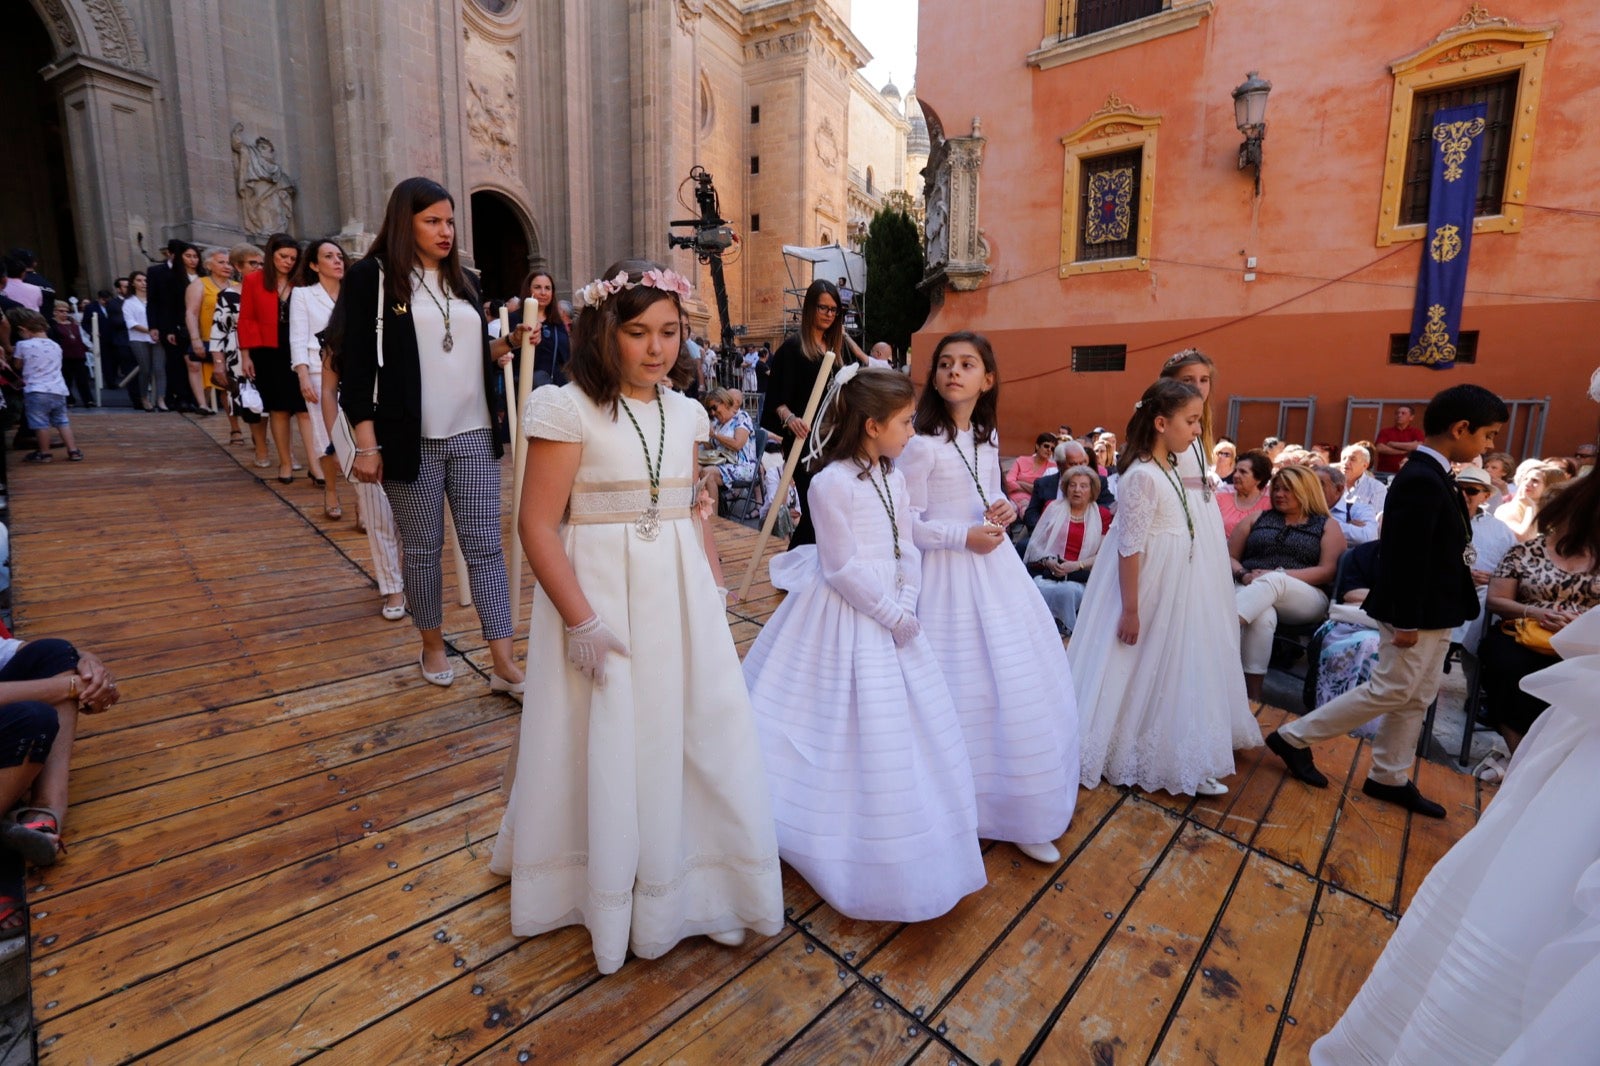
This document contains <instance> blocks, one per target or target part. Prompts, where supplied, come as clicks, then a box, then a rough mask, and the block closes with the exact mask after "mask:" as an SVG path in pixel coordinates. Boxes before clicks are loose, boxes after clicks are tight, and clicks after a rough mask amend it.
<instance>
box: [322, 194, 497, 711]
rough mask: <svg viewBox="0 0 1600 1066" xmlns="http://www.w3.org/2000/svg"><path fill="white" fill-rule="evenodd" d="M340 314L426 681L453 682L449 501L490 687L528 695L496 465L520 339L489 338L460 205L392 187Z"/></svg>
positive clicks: (344, 393) (346, 372) (366, 470)
mask: <svg viewBox="0 0 1600 1066" xmlns="http://www.w3.org/2000/svg"><path fill="white" fill-rule="evenodd" d="M380 278H381V279H382V291H381V292H380V289H379V279H380ZM339 304H340V306H339V307H338V308H337V309H336V313H335V316H334V317H335V318H336V319H337V320H338V321H339V322H340V327H339V330H338V332H339V336H338V337H337V338H336V340H337V349H338V353H339V373H340V379H339V406H340V407H341V408H342V409H343V410H344V413H345V416H346V417H347V418H348V419H349V420H350V428H351V432H352V435H353V436H354V437H355V440H356V461H355V466H354V468H353V469H352V471H351V475H352V476H353V477H354V478H355V479H356V480H358V481H366V482H378V481H381V482H382V483H383V488H384V492H385V494H386V495H387V496H388V497H389V504H390V507H391V508H392V509H393V511H394V518H395V526H396V528H397V529H398V530H399V532H400V541H401V543H402V544H403V545H404V547H405V563H404V570H405V580H406V601H407V603H408V605H409V606H410V609H411V616H412V620H413V622H414V623H415V624H416V627H417V629H418V631H419V632H420V634H421V637H422V652H421V654H420V656H419V657H418V665H419V667H420V668H421V671H422V676H423V677H424V678H425V679H427V680H428V681H430V682H432V683H433V684H435V685H448V684H450V683H451V682H452V681H453V680H454V679H455V672H454V670H453V669H452V668H451V667H450V665H449V662H448V660H447V657H446V650H445V645H444V634H443V625H444V602H443V600H444V597H443V592H442V586H443V577H442V574H441V571H440V565H439V557H440V554H441V552H442V550H443V548H444V500H445V497H446V496H447V495H448V496H449V498H450V510H451V513H452V515H453V516H454V518H455V528H456V541H457V543H459V544H460V545H461V553H462V555H463V556H465V558H466V561H467V572H468V575H469V577H470V581H471V586H472V601H473V603H474V604H475V605H476V607H477V609H478V619H479V621H480V622H481V623H482V625H483V635H484V638H485V639H486V640H487V641H488V642H489V652H490V654H491V655H492V656H493V658H494V677H493V678H491V679H490V683H489V687H490V688H491V689H492V690H494V691H496V692H506V693H508V694H512V695H517V696H520V695H521V693H522V671H521V669H519V668H518V667H517V665H516V663H515V661H514V660H513V659H512V654H511V638H512V633H513V629H514V624H513V619H512V617H511V604H510V591H509V586H508V584H507V579H506V567H505V556H504V554H503V552H502V550H501V543H500V462H499V460H500V457H501V455H502V454H503V451H502V447H501V445H502V443H503V442H505V441H506V440H509V436H508V432H509V430H510V428H511V427H509V426H507V424H506V419H505V409H504V399H503V397H501V396H500V394H499V389H498V388H497V387H496V386H497V384H498V382H499V381H500V379H501V372H500V370H499V366H501V365H503V364H505V363H508V362H510V360H511V353H512V350H513V347H514V346H515V345H517V344H519V343H520V342H521V339H522V338H521V335H520V334H521V331H520V330H518V331H517V332H515V333H513V334H512V336H511V337H509V338H500V339H497V340H494V341H491V340H490V339H489V334H488V327H487V323H486V322H485V321H484V318H483V314H482V311H481V310H480V308H481V306H482V301H481V300H480V298H479V296H478V291H477V286H476V285H474V284H473V282H472V281H471V280H470V279H469V277H468V276H467V274H466V272H465V271H464V270H463V269H462V267H461V260H460V256H459V253H458V250H457V247H456V242H455V200H454V199H453V198H452V197H451V195H450V193H449V191H448V190H446V189H445V188H444V186H442V185H440V184H438V183H437V182H434V181H431V180H429V179H427V178H407V179H406V180H405V181H402V182H401V183H400V184H398V185H396V186H395V187H394V191H393V192H391V193H390V194H389V205H388V208H387V209H386V210H385V212H384V219H383V227H382V229H381V231H380V232H379V234H378V238H377V240H376V241H374V242H373V244H372V247H371V248H370V249H369V250H368V252H367V254H366V256H365V257H364V258H363V259H362V260H361V261H360V262H359V263H357V264H356V265H355V266H353V267H352V268H351V269H350V272H349V274H348V275H347V276H346V277H345V281H344V286H343V287H342V288H341V290H340V292H339ZM380 330H381V334H380ZM374 384H376V388H374ZM497 400H498V403H497V402H496V401H497Z"/></svg>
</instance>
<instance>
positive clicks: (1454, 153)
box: [1433, 118, 1485, 181]
mask: <svg viewBox="0 0 1600 1066" xmlns="http://www.w3.org/2000/svg"><path fill="white" fill-rule="evenodd" d="M1484 125H1485V123H1484V121H1483V119H1481V118H1475V119H1473V120H1472V121H1471V122H1441V123H1439V124H1438V125H1437V126H1435V127H1433V139H1434V140H1436V141H1438V142H1439V144H1440V145H1441V146H1442V147H1443V150H1444V180H1445V181H1457V180H1459V179H1460V177H1461V164H1462V163H1465V162H1466V161H1467V153H1468V152H1469V151H1471V150H1472V139H1473V138H1474V137H1477V136H1478V135H1480V134H1481V133H1483V130H1484Z"/></svg>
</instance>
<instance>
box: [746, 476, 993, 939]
mask: <svg viewBox="0 0 1600 1066" xmlns="http://www.w3.org/2000/svg"><path fill="white" fill-rule="evenodd" d="M860 472H861V469H860V467H858V466H856V465H855V464H854V463H849V462H840V463H833V464H831V465H829V466H827V467H825V468H823V469H822V470H821V471H819V472H818V473H817V476H816V477H815V478H814V479H813V480H812V482H811V492H810V495H809V497H808V498H809V500H810V507H811V513H812V518H813V520H814V522H815V523H816V529H817V543H816V544H815V545H814V546H812V545H808V546H806V547H803V548H797V549H795V550H793V551H789V552H785V553H784V554H783V555H780V556H778V557H777V558H776V559H774V560H773V562H772V581H773V584H774V585H776V586H778V587H779V588H782V589H786V590H788V593H789V595H788V597H787V598H786V599H785V600H784V601H783V603H782V604H781V605H779V607H778V610H777V611H776V612H775V613H774V614H773V616H772V618H771V619H770V620H769V621H768V622H767V624H766V626H765V627H763V628H762V630H761V634H760V636H758V637H757V638H756V642H755V644H754V645H753V646H752V647H751V648H750V651H749V652H748V653H747V654H746V655H745V660H744V674H745V681H746V682H747V683H748V684H749V686H750V702H751V704H752V705H753V706H754V708H755V714H756V730H757V732H758V734H759V735H760V738H761V751H762V756H763V758H764V759H765V761H766V766H767V774H768V777H769V780H770V782H771V787H772V808H773V815H774V817H775V818H776V820H777V823H778V849H779V852H780V853H781V854H782V856H783V859H784V861H785V862H787V863H789V865H791V866H793V867H794V868H795V870H796V871H798V872H799V873H800V875H801V876H802V877H804V878H805V879H806V880H807V881H808V882H810V884H811V887H812V888H814V889H816V890H817V893H818V894H819V895H820V896H822V898H823V899H825V900H826V901H827V902H828V904H829V905H830V906H832V907H833V908H834V909H835V910H837V911H839V912H840V913H841V914H845V915H848V916H849V917H851V918H861V919H870V920H881V921H900V922H916V921H922V920H924V919H927V918H934V917H937V916H938V915H941V914H943V913H945V912H946V911H948V910H949V909H950V908H951V907H953V906H955V905H956V903H957V901H959V900H960V899H961V897H962V896H965V895H967V894H968V893H969V892H974V891H976V890H978V889H979V888H982V887H983V885H984V884H985V883H986V881H987V877H986V875H985V873H984V868H983V856H982V854H981V853H980V852H979V849H978V820H977V811H976V804H975V802H974V798H973V790H972V766H971V764H970V763H969V762H968V760H967V751H966V745H965V742H964V740H963V739H962V735H961V723H960V721H959V720H958V719H957V717H956V711H955V707H954V705H953V704H952V703H951V701H950V690H949V689H948V688H946V687H945V681H944V675H943V674H942V673H941V672H940V670H939V664H938V661H937V660H936V659H935V658H934V653H933V648H932V646H931V645H930V644H929V643H928V640H927V637H926V636H923V635H918V636H917V637H916V638H914V639H913V640H911V641H909V642H908V643H907V644H906V646H905V647H903V648H896V647H895V646H894V638H893V636H892V635H891V633H890V627H891V626H892V625H894V623H895V622H896V621H897V620H898V619H899V618H900V616H901V613H902V611H907V610H909V611H914V610H915V609H916V602H917V582H918V573H919V571H918V553H917V549H916V546H915V545H914V544H913V543H912V536H911V517H910V510H909V508H908V506H907V498H906V483H905V478H904V477H903V476H902V475H901V474H900V472H899V471H895V472H893V473H891V474H890V475H889V476H888V479H887V488H888V492H889V494H890V495H891V496H892V498H893V501H894V510H895V515H896V521H897V524H898V527H899V531H900V549H901V559H900V562H899V564H898V568H899V571H900V573H901V575H902V577H903V579H904V583H903V587H901V588H899V589H897V588H896V580H895V572H896V568H897V564H896V562H895V558H894V539H893V536H892V535H891V532H890V526H889V518H888V514H887V512H886V511H885V510H884V504H883V501H882V499H881V498H880V496H879V491H881V489H882V486H883V485H884V482H883V481H879V490H875V489H874V488H873V485H872V484H871V483H869V482H868V481H867V480H866V479H865V478H861V477H858V476H857V475H858V474H860ZM872 476H873V477H874V478H878V477H881V475H880V474H878V473H874V474H873V475H872Z"/></svg>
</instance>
